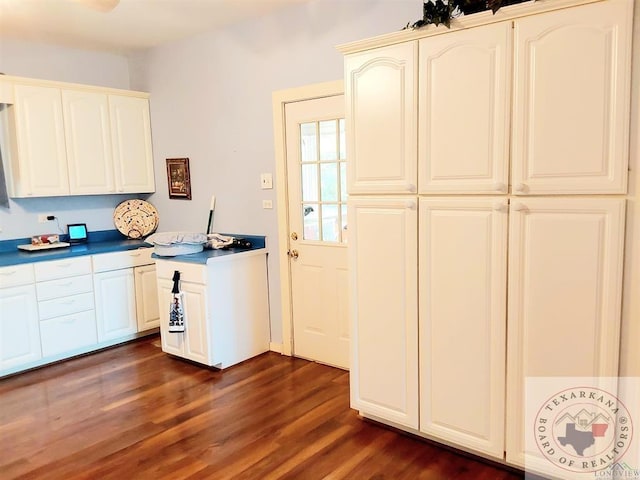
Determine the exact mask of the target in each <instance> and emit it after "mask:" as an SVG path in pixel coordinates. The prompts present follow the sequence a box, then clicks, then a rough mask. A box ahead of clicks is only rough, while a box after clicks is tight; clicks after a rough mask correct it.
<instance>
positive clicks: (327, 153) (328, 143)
mask: <svg viewBox="0 0 640 480" xmlns="http://www.w3.org/2000/svg"><path fill="white" fill-rule="evenodd" d="M319 125H320V160H321V161H323V160H338V132H337V128H338V122H336V121H335V120H327V121H324V122H320V124H319Z"/></svg>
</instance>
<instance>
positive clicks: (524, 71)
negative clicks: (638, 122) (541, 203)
mask: <svg viewBox="0 0 640 480" xmlns="http://www.w3.org/2000/svg"><path fill="white" fill-rule="evenodd" d="M632 9H633V2H632V1H629V0H612V1H607V2H597V3H593V4H589V5H582V6H580V7H576V8H568V9H565V10H560V11H555V12H549V13H544V14H540V15H532V16H529V17H526V18H523V19H518V20H516V21H515V30H514V32H515V40H514V42H515V43H514V44H515V47H514V48H515V72H514V82H515V83H514V89H515V91H514V106H513V112H514V119H513V124H514V125H513V145H512V152H513V153H512V154H513V166H512V184H513V191H514V193H516V194H518V195H520V194H524V195H526V194H553V193H560V194H562V193H625V192H626V189H627V163H628V149H629V92H630V87H629V85H630V68H631V67H630V64H631V21H632V18H633V14H632Z"/></svg>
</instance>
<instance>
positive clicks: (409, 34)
mask: <svg viewBox="0 0 640 480" xmlns="http://www.w3.org/2000/svg"><path fill="white" fill-rule="evenodd" d="M601 1H603V0H537V1H530V2H525V3H519V4H516V5H510V6H507V7H502V8H501V9H500V10H498V11H497V12H496V13H495V15H494V14H493V13H492V12H491V10H487V11H484V12H480V13H475V14H473V15H469V16H467V17H461V18H458V19H453V20H452V21H451V28H447V27H445V26H444V25H440V26H437V27H436V26H435V25H429V26H427V27H424V28H419V29H415V30H410V29H407V30H400V31H397V32H392V33H387V34H384V35H378V36H376V37H371V38H366V39H363V40H358V41H355V42H350V43H344V44H341V45H338V46H336V48H337V49H338V51H339V52H341V53H343V54H345V55H346V54H350V53H356V52H361V51H363V50H370V49H372V48H377V47H382V46H386V45H392V44H394V43H404V42H409V41H411V40H418V39H420V38H424V37H429V36H433V35H441V34H443V33H448V32H453V31H456V30H464V29H467V28H472V27H477V26H480V25H486V24H490V23H496V22H503V21H505V20H514V19H516V18H521V17H526V16H528V15H534V14H538V13H542V12H549V11H552V10H560V9H563V8H568V7H575V6H578V5H584V4H587V3H595V2H601Z"/></svg>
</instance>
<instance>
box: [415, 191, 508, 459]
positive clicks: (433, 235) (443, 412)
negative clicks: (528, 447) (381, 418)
mask: <svg viewBox="0 0 640 480" xmlns="http://www.w3.org/2000/svg"><path fill="white" fill-rule="evenodd" d="M419 211H420V213H419V215H420V220H419V225H420V230H419V232H420V233H419V236H418V238H419V252H420V253H419V260H418V265H419V276H418V283H419V286H420V290H419V301H418V304H419V305H420V310H419V318H420V329H419V330H420V337H419V338H420V343H419V352H420V368H419V371H420V431H422V432H424V433H426V434H429V435H432V436H434V437H437V438H440V439H444V440H447V441H449V442H452V443H455V444H457V445H463V446H465V447H467V448H470V449H473V450H475V451H477V452H481V453H483V454H485V455H490V456H491V457H493V458H496V459H500V460H502V458H503V455H504V408H505V407H504V404H505V398H504V388H505V369H504V365H505V341H506V340H505V339H506V302H507V224H508V221H507V217H508V211H509V209H508V204H507V199H506V198H504V197H503V198H496V197H486V198H477V197H470V196H468V197H465V198H459V197H456V198H447V199H433V198H430V199H426V198H424V199H420V208H419ZM470 392H473V394H470Z"/></svg>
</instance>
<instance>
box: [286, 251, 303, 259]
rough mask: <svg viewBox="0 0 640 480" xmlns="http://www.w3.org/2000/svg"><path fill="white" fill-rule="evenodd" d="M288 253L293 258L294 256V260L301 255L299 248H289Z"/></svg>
mask: <svg viewBox="0 0 640 480" xmlns="http://www.w3.org/2000/svg"><path fill="white" fill-rule="evenodd" d="M287 254H288V255H289V256H290V257H291V258H293V259H294V260H295V259H296V258H298V255H300V254H299V253H298V250H289V251H288V252H287Z"/></svg>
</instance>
